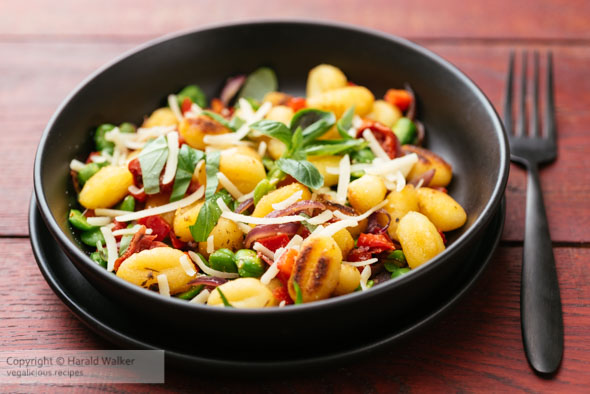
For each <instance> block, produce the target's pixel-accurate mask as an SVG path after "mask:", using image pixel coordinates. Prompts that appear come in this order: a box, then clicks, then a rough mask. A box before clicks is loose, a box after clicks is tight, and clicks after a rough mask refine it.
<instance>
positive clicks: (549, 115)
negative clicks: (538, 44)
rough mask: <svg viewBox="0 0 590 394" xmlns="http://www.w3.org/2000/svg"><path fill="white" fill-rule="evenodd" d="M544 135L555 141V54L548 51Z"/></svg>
mask: <svg viewBox="0 0 590 394" xmlns="http://www.w3.org/2000/svg"><path fill="white" fill-rule="evenodd" d="M543 123H544V135H545V136H546V137H547V138H549V139H551V140H553V141H555V138H556V132H555V130H556V125H555V102H554V96H553V54H552V53H551V51H549V52H548V53H547V80H546V85H545V118H544V121H543Z"/></svg>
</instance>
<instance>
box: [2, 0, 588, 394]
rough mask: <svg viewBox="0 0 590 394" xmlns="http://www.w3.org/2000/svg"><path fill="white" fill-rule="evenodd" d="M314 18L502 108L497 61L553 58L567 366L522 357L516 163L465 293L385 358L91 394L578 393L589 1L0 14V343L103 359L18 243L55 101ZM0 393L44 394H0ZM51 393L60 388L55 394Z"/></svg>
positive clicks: (554, 186) (197, 5) (584, 364)
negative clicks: (402, 46)
mask: <svg viewBox="0 0 590 394" xmlns="http://www.w3.org/2000/svg"><path fill="white" fill-rule="evenodd" d="M272 17H282V18H297V17H305V18H315V19H318V20H326V19H327V20H335V21H341V22H348V23H354V24H357V25H362V26H367V27H372V28H375V29H379V30H382V31H386V32H389V33H393V34H398V35H402V36H405V37H408V38H410V39H412V40H414V41H416V42H418V43H420V44H423V45H424V46H426V47H427V48H429V49H431V50H433V51H434V52H436V53H438V54H440V55H441V56H443V57H445V58H446V59H448V60H450V61H451V62H453V63H454V64H455V65H457V66H458V67H459V68H461V69H462V70H463V71H464V72H465V73H466V74H467V75H468V76H469V77H470V78H472V79H473V80H474V81H475V82H476V83H477V84H478V85H479V86H480V87H481V88H482V90H483V91H484V92H485V93H486V95H488V97H489V98H490V100H491V101H492V102H493V103H494V105H496V108H501V101H502V92H503V87H504V77H505V70H506V63H507V54H508V52H509V50H510V49H513V48H516V49H523V48H526V49H539V50H546V49H551V50H552V51H553V53H554V59H555V72H556V74H555V85H556V93H557V96H556V103H557V110H558V113H557V120H558V128H559V157H558V160H557V161H556V162H555V163H553V164H552V165H550V166H547V167H545V168H543V170H542V184H543V190H544V195H545V202H546V205H547V209H548V217H549V223H550V229H551V234H552V238H553V240H554V245H555V246H556V249H555V255H556V259H557V265H558V267H557V269H558V276H559V280H560V285H561V296H562V301H563V310H564V323H565V354H564V360H563V364H562V367H561V369H560V370H559V372H558V374H557V375H556V376H555V377H554V378H553V379H550V380H547V379H542V378H539V377H537V376H535V375H534V374H533V373H532V372H531V370H530V369H529V367H528V365H527V363H526V359H525V356H524V353H523V350H522V343H521V339H520V325H519V286H520V277H519V275H520V260H521V253H522V237H523V228H524V227H523V226H524V203H525V196H526V173H525V172H524V171H523V170H521V169H520V168H518V167H515V166H513V167H512V171H511V174H510V179H509V184H508V188H507V191H506V196H507V203H508V204H507V217H506V226H505V230H504V234H503V241H502V243H501V246H500V248H499V250H498V251H497V253H496V254H495V256H494V258H493V261H492V263H491V268H490V269H489V270H488V271H487V272H486V274H485V275H484V277H483V279H482V280H481V282H479V283H478V284H477V286H476V288H475V289H474V291H473V292H471V293H470V296H469V297H467V298H466V299H465V300H464V301H462V302H461V303H460V304H459V305H458V307H457V308H455V309H454V310H453V311H452V312H451V313H450V314H448V315H447V316H446V317H445V318H444V319H442V320H441V321H439V322H437V323H436V324H434V325H433V326H432V327H430V328H428V329H427V330H425V331H423V332H421V333H420V334H418V335H416V336H414V337H412V338H409V339H408V340H407V341H405V342H404V343H403V344H401V345H399V346H396V347H395V348H393V349H384V350H383V351H382V352H379V353H378V354H376V355H375V356H374V357H372V358H370V359H364V360H359V361H358V362H356V363H354V364H351V365H347V366H344V367H341V368H328V369H326V370H321V371H317V372H316V373H314V374H311V375H309V376H308V375H306V376H300V377H297V378H290V379H284V380H279V379H264V380H257V381H255V382H252V381H241V380H232V379H231V378H230V377H228V378H227V379H223V380H221V379H216V378H211V377H207V376H203V375H202V374H200V373H199V371H194V373H191V374H186V373H184V372H181V371H175V370H173V369H171V368H168V370H167V371H166V384H165V385H153V386H149V387H148V386H142V385H89V386H87V387H76V388H71V389H72V390H82V391H87V390H93V389H103V390H107V391H147V390H150V391H166V390H183V391H195V390H198V391H230V392H233V391H236V392H242V391H261V390H264V391H295V392H305V391H320V390H321V391H334V392H340V391H345V392H358V391H380V392H388V391H396V390H399V391H402V390H403V391H515V390H518V391H533V392H539V391H561V392H566V391H567V392H574V391H578V392H583V391H587V390H588V387H590V274H589V273H588V265H587V263H588V261H589V260H590V259H589V258H590V252H589V249H588V246H589V245H590V225H589V224H590V220H589V218H590V203H589V202H588V201H589V200H590V175H589V174H590V172H589V171H588V170H587V169H588V168H590V133H589V132H588V128H589V126H588V125H590V109H589V108H590V79H588V78H587V75H586V74H587V65H588V64H589V63H588V61H589V60H590V30H589V29H588V26H590V3H588V2H587V1H569V2H563V1H547V0H544V1H533V0H531V1H509V0H499V1H496V2H465V1H457V0H450V1H445V2H439V1H427V0H415V1H412V2H405V1H385V0H382V1H359V0H343V1H340V2H332V1H318V0H315V1H313V0H304V1H300V2H270V1H259V0H244V1H241V2H231V1H200V2H192V1H171V2H162V1H152V0H148V1H141V2H140V1H126V2H120V1H114V0H107V1H101V2H92V1H74V0H67V1H60V2H45V1H41V0H31V1H28V2H17V1H2V2H0V138H1V141H2V144H0V168H2V173H1V174H2V176H1V177H0V218H2V220H0V268H2V272H3V275H0V302H1V303H2V308H0V345H1V347H2V349H3V350H8V349H109V348H112V347H113V346H112V345H111V344H109V343H108V342H106V341H105V340H103V339H100V338H99V337H97V336H96V335H94V334H93V333H92V332H90V331H89V330H88V329H86V328H85V326H84V325H83V324H82V323H80V322H78V321H77V320H76V319H75V318H74V317H73V316H72V315H71V314H70V313H69V311H68V310H67V309H66V308H65V306H63V304H62V303H61V302H60V301H59V299H58V298H57V297H56V296H55V295H54V294H53V293H52V291H51V290H50V289H49V287H48V285H47V284H46V283H45V281H44V279H43V277H42V276H41V274H40V273H39V271H38V269H37V267H36V265H35V263H34V259H33V256H32V252H31V248H30V246H29V242H28V239H26V237H27V236H28V228H27V218H26V215H27V209H28V201H29V198H30V195H31V190H32V165H33V159H34V154H35V149H36V146H37V143H38V140H39V137H40V136H41V133H42V131H43V128H44V127H45V125H46V123H47V122H48V120H49V118H50V117H51V115H52V113H53V112H54V111H55V109H56V108H57V106H58V105H59V103H60V102H61V100H63V98H64V97H65V96H66V95H67V94H68V92H69V91H71V90H72V89H73V88H74V87H75V86H76V85H77V84H78V83H79V82H81V81H82V80H83V79H84V78H85V77H86V76H87V75H88V74H89V73H91V72H92V71H93V70H95V69H96V68H97V67H99V66H100V65H102V64H104V63H106V62H108V61H110V60H111V59H113V58H114V57H116V56H118V55H120V54H121V53H123V52H124V51H126V50H128V49H131V48H133V47H134V46H135V45H137V44H139V43H141V42H143V41H145V40H147V39H150V38H153V37H156V36H159V35H161V34H165V33H169V32H172V31H176V30H180V29H186V28H194V27H199V26H203V25H205V24H210V23H218V22H225V21H235V20H246V19H259V18H272ZM1 384H2V383H1V380H0V389H1V390H2V391H43V392H48V391H53V390H54V389H56V388H55V387H47V386H38V387H33V386H27V387H17V386H1ZM61 389H65V388H64V387H61Z"/></svg>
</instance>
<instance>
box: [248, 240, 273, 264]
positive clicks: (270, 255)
mask: <svg viewBox="0 0 590 394" xmlns="http://www.w3.org/2000/svg"><path fill="white" fill-rule="evenodd" d="M252 249H254V250H255V251H257V252H260V253H262V254H263V255H265V256H266V257H268V258H269V259H273V260H274V258H275V254H274V252H273V251H272V250H270V249H269V248H267V247H266V246H264V245H263V244H261V243H260V242H254V246H252Z"/></svg>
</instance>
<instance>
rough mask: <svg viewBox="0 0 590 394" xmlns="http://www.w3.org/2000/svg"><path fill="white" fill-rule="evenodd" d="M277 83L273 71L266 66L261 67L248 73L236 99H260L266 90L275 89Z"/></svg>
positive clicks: (272, 90)
mask: <svg viewBox="0 0 590 394" xmlns="http://www.w3.org/2000/svg"><path fill="white" fill-rule="evenodd" d="M278 85H279V84H278V82H277V76H276V74H275V72H274V71H273V70H272V69H270V68H268V67H261V68H259V69H258V70H256V71H254V72H253V73H252V74H250V75H248V77H247V78H246V82H244V86H242V90H241V91H240V94H239V95H238V99H239V98H241V97H244V98H252V99H255V100H258V101H262V99H263V98H264V96H265V95H266V94H267V93H268V92H274V91H276V90H277V88H278Z"/></svg>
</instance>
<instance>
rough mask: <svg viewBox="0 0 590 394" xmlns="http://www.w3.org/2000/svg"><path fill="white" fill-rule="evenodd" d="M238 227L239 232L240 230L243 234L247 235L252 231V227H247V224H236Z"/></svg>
mask: <svg viewBox="0 0 590 394" xmlns="http://www.w3.org/2000/svg"><path fill="white" fill-rule="evenodd" d="M236 224H237V225H238V227H239V228H240V230H242V232H243V233H244V234H248V233H249V232H250V231H252V227H250V226H248V225H247V224H244V223H239V222H238V223H236Z"/></svg>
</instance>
